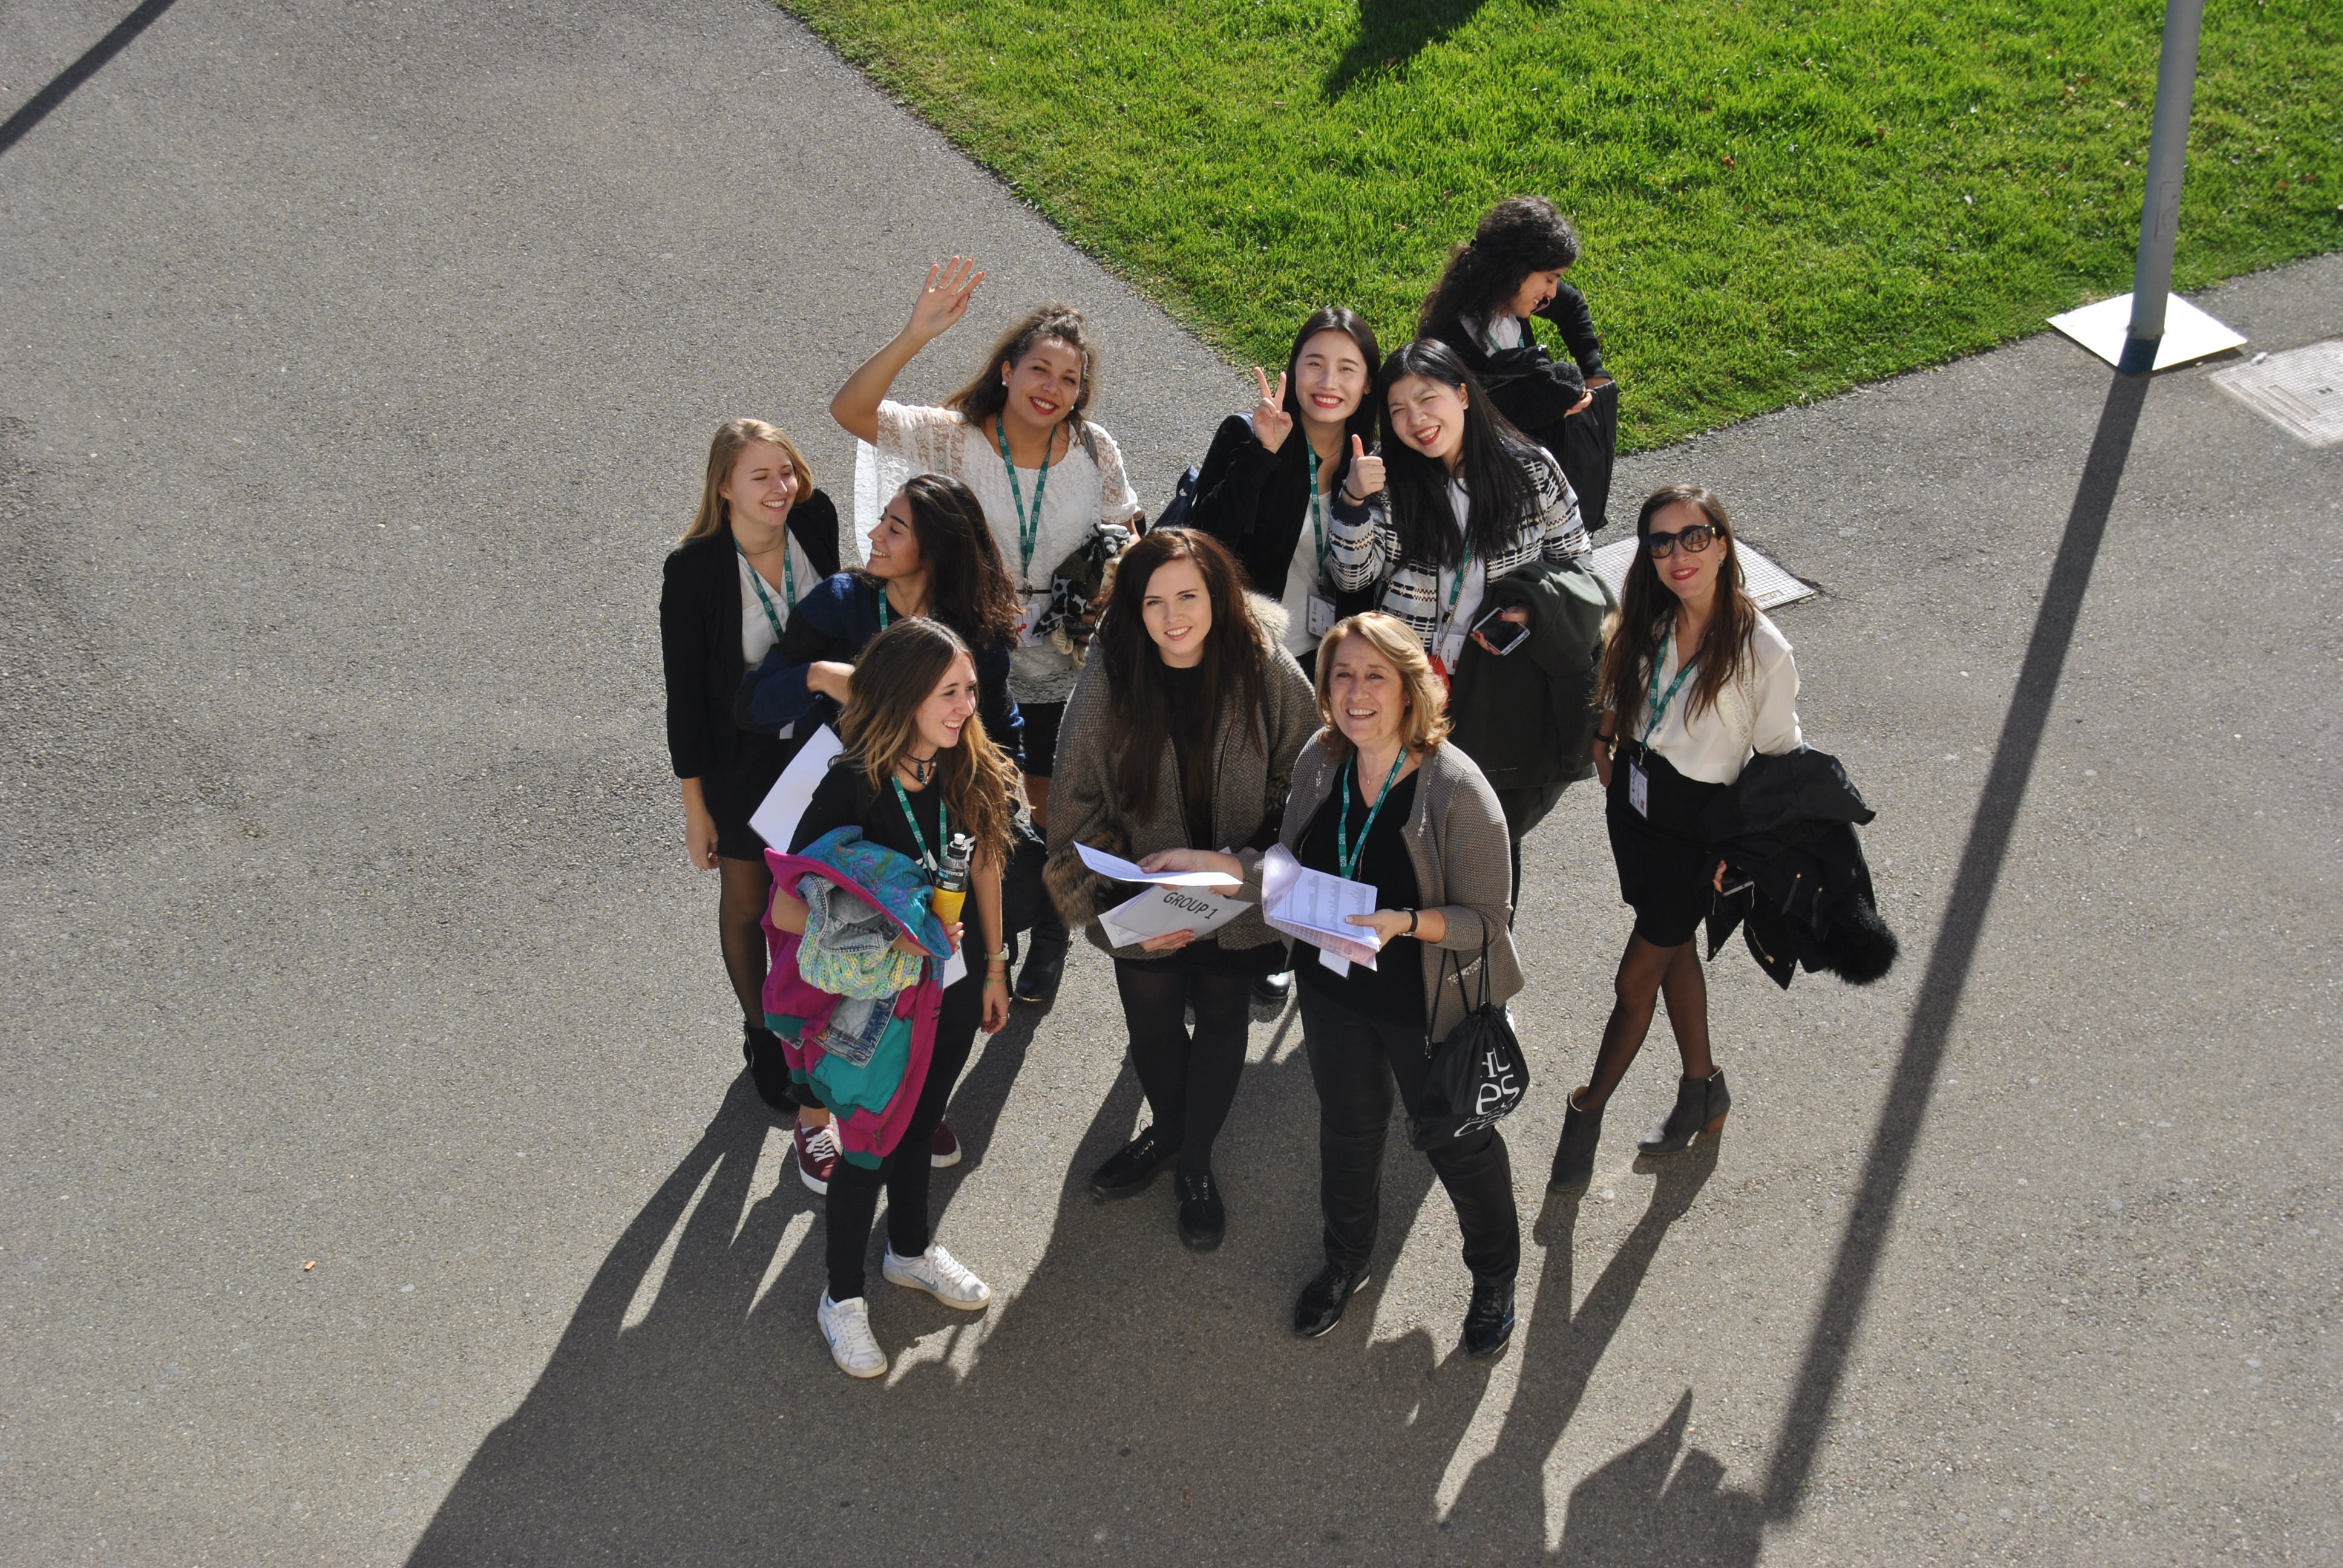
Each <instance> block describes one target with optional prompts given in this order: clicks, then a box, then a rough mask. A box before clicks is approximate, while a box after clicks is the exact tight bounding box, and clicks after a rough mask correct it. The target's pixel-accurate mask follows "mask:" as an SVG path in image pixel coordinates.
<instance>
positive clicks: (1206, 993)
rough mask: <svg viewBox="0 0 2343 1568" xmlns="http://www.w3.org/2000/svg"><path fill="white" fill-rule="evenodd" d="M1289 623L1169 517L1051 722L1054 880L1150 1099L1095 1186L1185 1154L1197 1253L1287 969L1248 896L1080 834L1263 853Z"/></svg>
mask: <svg viewBox="0 0 2343 1568" xmlns="http://www.w3.org/2000/svg"><path fill="white" fill-rule="evenodd" d="M1283 631H1284V624H1283V617H1282V613H1281V612H1280V611H1279V609H1278V608H1277V606H1276V605H1275V604H1274V603H1272V601H1270V600H1268V599H1265V598H1259V597H1249V596H1248V595H1247V594H1246V593H1245V591H1244V579H1243V575H1242V572H1241V571H1240V570H1239V569H1238V567H1237V564H1236V561H1235V559H1234V558H1232V556H1231V555H1230V554H1229V552H1228V551H1227V550H1226V549H1225V548H1222V546H1221V545H1220V544H1219V543H1218V542H1217V541H1216V540H1214V539H1213V538H1212V537H1211V536H1209V535H1206V534H1202V533H1198V532H1196V531H1194V530H1192V529H1188V528H1161V529H1158V530H1157V531H1155V532H1154V533H1151V534H1149V535H1147V536H1146V537H1145V538H1141V540H1140V541H1139V542H1138V543H1137V544H1135V545H1133V546H1131V550H1130V553H1129V554H1127V555H1125V556H1124V557H1123V558H1122V561H1121V565H1120V566H1119V567H1118V568H1117V570H1116V574H1115V579H1114V588H1113V592H1112V595H1111V598H1109V600H1108V604H1107V609H1106V614H1105V618H1103V619H1102V620H1101V622H1100V627H1099V648H1098V652H1097V657H1094V658H1091V661H1090V662H1089V664H1088V665H1087V666H1086V667H1085V668H1083V670H1082V673H1081V678H1080V679H1078V680H1077V681H1076V682H1075V683H1074V690H1073V695H1072V697H1071V698H1070V699H1068V700H1067V703H1066V712H1065V720H1064V723H1063V725H1062V727H1061V729H1060V730H1059V733H1058V756H1057V780H1056V785H1055V800H1054V803H1053V805H1052V806H1051V815H1050V864H1049V880H1050V890H1051V894H1052V895H1053V896H1054V897H1055V898H1056V900H1057V902H1058V909H1059V910H1060V912H1061V914H1063V915H1064V917H1065V919H1066V922H1067V923H1068V924H1069V925H1081V926H1084V927H1086V928H1087V929H1088V930H1089V933H1090V938H1091V940H1092V941H1093V942H1096V943H1097V944H1098V945H1099V946H1101V947H1102V948H1104V949H1106V950H1108V951H1109V952H1110V953H1111V954H1113V955H1114V960H1115V962H1114V973H1115V985H1116V988H1117V989H1118V990H1120V991H1121V997H1122V1010H1123V1017H1124V1020H1125V1021H1126V1022H1127V1023H1128V1025H1129V1027H1130V1030H1131V1064H1132V1067H1133V1068H1134V1069H1135V1070H1136V1071H1137V1072H1138V1074H1139V1081H1140V1085H1141V1088H1142V1089H1144V1090H1145V1091H1146V1094H1147V1105H1148V1110H1149V1113H1150V1115H1151V1123H1150V1125H1149V1126H1148V1128H1147V1130H1146V1131H1143V1132H1141V1134H1140V1135H1139V1136H1138V1137H1137V1138H1136V1139H1134V1140H1133V1141H1131V1143H1130V1144H1129V1145H1128V1146H1127V1147H1125V1148H1124V1149H1123V1150H1121V1151H1120V1152H1119V1153H1117V1154H1116V1155H1115V1156H1114V1157H1113V1158H1112V1159H1111V1160H1109V1161H1107V1162H1106V1163H1105V1164H1104V1165H1102V1166H1101V1167H1100V1168H1099V1170H1098V1172H1097V1174H1096V1175H1095V1176H1093V1177H1092V1178H1091V1191H1095V1192H1097V1193H1098V1194H1099V1195H1100V1196H1101V1197H1106V1198H1128V1197H1131V1196H1132V1195H1134V1194H1136V1193H1138V1192H1139V1191H1141V1190H1142V1189H1143V1188H1145V1187H1146V1186H1147V1184H1148V1182H1149V1181H1151V1180H1152V1179H1153V1177H1154V1176H1155V1174H1156V1172H1157V1171H1161V1169H1162V1168H1163V1167H1164V1166H1166V1165H1171V1164H1174V1163H1175V1162H1176V1164H1177V1165H1178V1168H1179V1170H1178V1175H1179V1187H1180V1221H1179V1224H1180V1237H1181V1240H1182V1241H1185V1242H1186V1243H1187V1244H1188V1245H1189V1246H1191V1247H1192V1248H1194V1249H1196V1250H1197V1251H1211V1250H1212V1248H1214V1247H1217V1246H1219V1245H1220V1243H1221V1237H1222V1232H1223V1231H1224V1230H1225V1229H1226V1226H1227V1212H1226V1209H1225V1206H1224V1203H1223V1201H1222V1196H1221V1191H1220V1185H1219V1183H1218V1181H1216V1180H1215V1179H1214V1177H1213V1174H1212V1140H1213V1139H1214V1138H1215V1137H1216V1136H1218V1135H1219V1132H1220V1130H1221V1123H1222V1121H1224V1120H1225V1119H1226V1118H1227V1116H1228V1112H1229V1106H1230V1105H1231V1104H1232V1102H1233V1101H1235V1099H1236V1091H1237V1079H1238V1076H1239V1074H1240V1073H1242V1071H1243V1070H1244V1054H1245V1034H1246V1025H1247V1021H1248V1020H1247V1013H1248V1009H1249V1002H1250V992H1251V990H1252V982H1253V980H1255V979H1256V978H1258V977H1259V976H1261V975H1264V974H1267V973H1270V972H1272V970H1280V969H1282V968H1284V967H1285V950H1284V947H1283V945H1282V943H1281V942H1280V941H1279V940H1278V939H1277V935H1276V933H1275V932H1273V931H1272V930H1270V929H1269V927H1268V926H1267V925H1265V924H1264V923H1262V918H1261V911H1260V910H1259V909H1258V908H1257V907H1255V906H1252V905H1237V904H1235V903H1233V901H1232V900H1224V899H1222V898H1221V897H1219V896H1218V895H1217V894H1203V895H1201V896H1200V895H1199V894H1198V892H1197V890H1194V889H1192V888H1172V887H1154V888H1134V887H1132V886H1131V885H1130V884H1128V883H1124V882H1119V881H1116V880H1114V879H1111V878H1110V877H1108V876H1106V875H1103V874H1101V872H1100V871H1098V870H1096V869H1093V868H1092V867H1091V865H1090V864H1088V863H1086V861H1085V858H1084V856H1083V855H1082V853H1081V847H1083V846H1088V847H1090V848H1091V849H1092V850H1105V851H1107V852H1108V853H1109V854H1111V855H1115V856H1130V857H1138V856H1150V857H1155V858H1157V859H1160V858H1161V857H1160V855H1159V853H1158V852H1159V851H1163V850H1183V851H1186V850H1196V849H1212V848H1215V847H1222V848H1228V849H1235V848H1238V847H1250V849H1251V850H1252V852H1255V853H1257V851H1258V850H1259V849H1261V848H1262V846H1265V845H1266V844H1267V843H1268V842H1270V840H1271V839H1272V837H1273V836H1274V834H1275V831H1276V824H1277V822H1278V820H1279V816H1280V813H1281V812H1282V810H1283V809H1284V806H1285V792H1286V782H1287V779H1288V777H1289V775H1290V774H1291V773H1292V767H1293V758H1294V755H1295V754H1296V753H1297V752H1299V751H1300V750H1301V749H1302V744H1303V742H1304V740H1305V739H1307V738H1308V736H1309V734H1310V731H1311V729H1312V728H1313V727H1314V725H1315V723H1316V716H1315V714H1314V712H1313V710H1312V702H1311V696H1310V683H1309V682H1308V681H1307V680H1305V679H1303V678H1302V670H1301V667H1300V666H1298V665H1297V664H1295V663H1294V660H1293V656H1292V654H1291V653H1289V652H1288V651H1287V650H1286V649H1285V648H1284V646H1283V644H1282V641H1281V640H1280V639H1281V638H1282V633H1283ZM1219 859H1226V860H1228V861H1229V863H1230V864H1232V865H1233V864H1236V859H1235V857H1233V856H1222V857H1219ZM1146 866H1147V869H1149V870H1162V869H1167V868H1164V867H1161V866H1158V865H1155V864H1154V863H1152V860H1151V861H1149V862H1147V863H1146ZM1169 869H1175V870H1176V869H1218V867H1217V865H1215V866H1212V867H1196V868H1169ZM1134 894H1136V896H1135V897H1134ZM1200 927H1202V928H1203V929H1199V928H1200ZM1191 1007H1192V1008H1193V1009H1194V1010H1195V1015H1196V1023H1195V1030H1194V1032H1193V1033H1192V1034H1191V1033H1190V1031H1189V1029H1188V1026H1187V1024H1186V1023H1185V1021H1184V1020H1183V1014H1184V1013H1185V1011H1186V1010H1187V1009H1189V1008H1191Z"/></svg>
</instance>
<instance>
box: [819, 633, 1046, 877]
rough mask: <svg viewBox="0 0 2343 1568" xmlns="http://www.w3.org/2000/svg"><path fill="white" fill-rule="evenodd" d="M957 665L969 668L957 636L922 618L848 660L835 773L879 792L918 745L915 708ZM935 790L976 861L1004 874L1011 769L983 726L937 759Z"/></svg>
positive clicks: (967, 731)
mask: <svg viewBox="0 0 2343 1568" xmlns="http://www.w3.org/2000/svg"><path fill="white" fill-rule="evenodd" d="M956 658H965V659H967V660H968V661H969V668H970V669H973V668H975V667H976V660H975V658H974V657H973V656H972V655H970V652H969V650H968V644H967V643H965V642H963V641H961V640H960V634H959V633H958V632H956V631H954V630H952V628H950V627H948V626H946V625H945V624H944V623H943V622H941V621H940V620H930V618H927V617H926V616H913V617H910V618H907V619H903V620H899V621H897V622H896V623H895V624H894V625H892V626H890V627H889V628H887V629H886V630H885V631H882V632H880V634H879V635H878V636H877V637H875V638H871V639H870V643H869V644H868V645H867V646H866V647H864V648H863V649H862V654H861V657H860V658H857V659H856V660H855V663H854V682H853V685H852V687H851V688H850V690H849V694H848V697H847V699H846V710H845V711H844V712H843V713H841V714H840V715H839V719H838V732H839V735H840V737H841V738H842V739H844V740H845V742H846V755H845V756H844V757H842V758H840V759H839V763H838V766H841V767H856V768H860V769H861V770H862V774H863V777H864V778H866V779H869V780H870V787H871V788H872V789H885V788H886V787H887V781H888V780H889V779H891V778H893V777H894V773H895V769H897V768H898V767H900V765H901V763H902V760H903V759H904V758H905V757H906V756H908V755H910V751H911V749H912V748H913V747H914V746H917V745H918V744H919V741H920V722H919V720H920V704H922V703H924V702H926V701H927V699H929V698H930V697H931V696H933V695H934V694H935V689H936V688H937V686H939V685H940V684H941V683H942V680H943V678H944V676H945V674H946V672H948V671H949V670H950V668H951V667H952V660H954V659H956ZM936 787H937V788H938V789H941V790H942V791H943V796H944V805H945V807H946V809H949V810H950V813H951V819H952V820H953V821H955V822H957V823H959V824H960V828H961V829H964V830H965V831H966V832H967V833H968V834H969V835H970V837H971V838H973V839H975V840H976V849H977V856H978V858H979V859H989V860H990V862H991V863H992V864H993V865H996V866H1006V865H1007V864H1008V863H1009V829H1010V822H1011V812H1012V811H1013V810H1014V809H1015V808H1014V801H1015V798H1016V790H1017V769H1014V768H1013V767H1011V766H1010V762H1009V759H1008V758H1007V757H1006V756H1005V755H1003V754H1002V752H1001V748H1000V747H998V746H995V745H994V744H993V743H992V737H991V736H990V735H988V734H986V733H985V729H984V722H983V720H982V719H978V720H977V721H976V722H974V723H972V724H966V725H963V726H961V727H960V744H959V745H957V746H951V747H947V748H945V749H943V750H941V751H940V752H938V753H937V754H936ZM937 849H942V846H941V845H938V846H937Z"/></svg>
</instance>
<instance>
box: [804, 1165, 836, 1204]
mask: <svg viewBox="0 0 2343 1568" xmlns="http://www.w3.org/2000/svg"><path fill="white" fill-rule="evenodd" d="M798 1180H799V1181H802V1182H804V1183H805V1184H806V1191H809V1192H811V1193H812V1194H813V1195H814V1196H815V1197H817V1198H827V1197H829V1196H830V1183H829V1182H827V1181H823V1180H822V1179H821V1178H820V1177H819V1176H816V1175H814V1174H812V1173H811V1172H810V1171H807V1170H806V1168H805V1167H804V1166H802V1165H800V1166H799V1167H798Z"/></svg>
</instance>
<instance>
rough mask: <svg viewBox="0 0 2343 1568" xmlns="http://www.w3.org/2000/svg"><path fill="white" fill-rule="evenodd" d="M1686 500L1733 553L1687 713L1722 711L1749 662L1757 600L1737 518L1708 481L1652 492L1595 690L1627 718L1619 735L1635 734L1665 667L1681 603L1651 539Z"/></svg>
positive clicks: (1721, 576) (1699, 654) (1718, 543)
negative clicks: (1663, 654)
mask: <svg viewBox="0 0 2343 1568" xmlns="http://www.w3.org/2000/svg"><path fill="white" fill-rule="evenodd" d="M1678 501H1688V502H1690V503H1691V504H1692V505H1693V506H1694V507H1697V508H1699V509H1700V512H1701V515H1702V516H1703V517H1704V518H1707V519H1708V525H1709V527H1711V528H1715V530H1716V531H1717V534H1718V536H1719V537H1718V538H1717V539H1716V540H1715V542H1714V543H1712V544H1711V545H1710V546H1709V547H1708V548H1710V549H1713V550H1720V549H1721V550H1724V551H1725V561H1724V564H1723V565H1721V566H1719V567H1718V568H1717V569H1716V608H1715V609H1713V610H1711V611H1710V612H1709V617H1708V629H1707V630H1705V631H1704V632H1702V633H1701V637H1700V647H1699V648H1697V649H1695V650H1694V654H1693V658H1695V659H1697V660H1698V661H1699V663H1700V673H1699V674H1697V675H1695V676H1694V677H1693V680H1692V690H1691V691H1690V692H1689V693H1687V694H1686V699H1685V704H1684V717H1685V718H1687V719H1689V718H1691V717H1692V715H1693V714H1694V713H1696V712H1698V711H1699V710H1700V709H1704V708H1715V706H1716V694H1717V693H1718V692H1720V691H1722V690H1724V689H1725V683H1726V682H1727V681H1730V680H1737V679H1739V678H1740V676H1741V672H1742V669H1743V668H1744V667H1745V665H1747V664H1748V662H1749V634H1750V633H1751V632H1752V631H1754V630H1755V629H1756V627H1757V604H1756V601H1755V600H1754V599H1752V598H1750V597H1749V589H1748V588H1747V587H1746V586H1745V584H1744V583H1743V580H1742V577H1741V552H1740V551H1739V550H1736V549H1735V548H1733V519H1732V518H1729V517H1727V516H1726V515H1725V503H1724V501H1723V500H1721V499H1719V498H1718V497H1717V494H1716V492H1715V490H1712V489H1710V488H1708V487H1706V486H1705V485H1663V486H1661V487H1659V488H1658V489H1656V490H1654V491H1653V492H1652V493H1651V494H1650V495H1648V496H1646V497H1644V505H1643V509H1642V510H1640V511H1638V512H1637V513H1636V514H1635V555H1634V559H1633V560H1630V561H1629V562H1628V563H1627V581H1626V583H1625V584H1624V587H1622V588H1621V589H1620V592H1619V609H1618V613H1617V614H1615V615H1614V616H1613V617H1612V618H1611V625H1610V628H1609V629H1608V632H1607V635H1606V636H1605V637H1604V642H1603V673H1602V675H1601V677H1600V678H1598V679H1597V680H1596V681H1595V701H1596V702H1597V703H1598V704H1599V705H1601V706H1602V707H1604V708H1607V709H1611V710H1612V711H1613V712H1614V713H1616V714H1617V715H1618V716H1619V729H1618V731H1617V733H1618V734H1620V735H1622V736H1625V737H1628V738H1630V739H1632V738H1633V735H1634V729H1635V725H1636V721H1637V720H1638V719H1640V718H1641V716H1642V714H1643V711H1644V702H1645V700H1646V699H1647V698H1648V695H1649V694H1648V693H1647V692H1646V691H1645V689H1644V688H1645V687H1646V686H1647V685H1648V684H1649V682H1650V679H1651V675H1652V671H1653V670H1654V669H1656V668H1659V666H1658V663H1657V660H1658V659H1659V657H1660V649H1661V648H1663V647H1664V646H1665V645H1666V643H1667V639H1668V637H1669V635H1670V628H1673V627H1674V625H1675V618H1676V605H1677V603H1678V600H1677V598H1676V596H1675V595H1674V593H1673V592H1671V591H1670V590H1669V588H1668V586H1667V584H1665V583H1664V582H1662V581H1661V580H1660V568H1658V567H1657V566H1655V565H1654V564H1653V562H1652V552H1651V551H1650V550H1649V549H1648V548H1645V547H1644V536H1645V535H1647V534H1649V533H1650V532H1651V531H1652V519H1653V518H1655V517H1657V516H1659V515H1660V513H1661V512H1662V511H1664V510H1665V509H1666V508H1669V507H1672V506H1674V505H1675V504H1676V503H1677V502H1678ZM1677 548H1683V547H1681V546H1679V547H1677Z"/></svg>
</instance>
